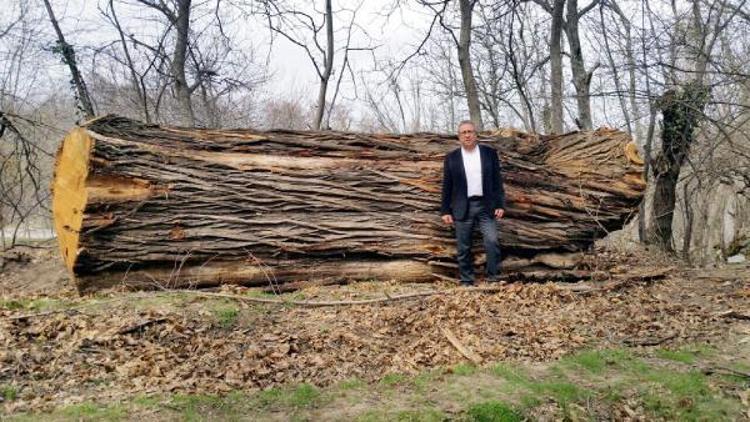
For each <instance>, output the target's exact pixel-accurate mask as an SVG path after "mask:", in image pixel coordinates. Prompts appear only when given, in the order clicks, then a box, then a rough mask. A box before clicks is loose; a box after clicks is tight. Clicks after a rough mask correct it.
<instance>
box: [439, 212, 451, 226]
mask: <svg viewBox="0 0 750 422" xmlns="http://www.w3.org/2000/svg"><path fill="white" fill-rule="evenodd" d="M440 218H442V219H443V223H445V224H453V216H452V215H450V214H444V215H443V216H441V217H440Z"/></svg>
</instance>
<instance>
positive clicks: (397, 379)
mask: <svg viewBox="0 0 750 422" xmlns="http://www.w3.org/2000/svg"><path fill="white" fill-rule="evenodd" d="M405 381H406V375H403V374H387V375H385V376H384V377H383V378H381V379H380V383H381V384H382V385H385V386H387V387H393V386H396V385H398V384H402V383H404V382H405Z"/></svg>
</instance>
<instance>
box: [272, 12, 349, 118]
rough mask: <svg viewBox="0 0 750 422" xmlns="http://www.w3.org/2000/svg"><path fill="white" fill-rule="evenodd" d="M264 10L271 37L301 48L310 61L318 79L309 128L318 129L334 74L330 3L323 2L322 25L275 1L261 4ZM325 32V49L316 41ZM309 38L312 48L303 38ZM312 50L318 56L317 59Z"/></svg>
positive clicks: (302, 13) (307, 15)
mask: <svg viewBox="0 0 750 422" xmlns="http://www.w3.org/2000/svg"><path fill="white" fill-rule="evenodd" d="M262 4H263V10H264V13H265V16H266V19H267V22H268V28H270V29H271V30H272V31H273V32H274V33H276V34H278V35H281V36H282V37H284V38H285V39H287V40H288V41H290V42H291V43H292V44H294V45H296V46H298V47H300V48H302V49H303V50H304V51H305V53H306V54H307V57H308V58H309V59H310V62H311V63H312V65H313V67H314V68H315V72H316V73H317V75H318V79H319V86H318V97H317V98H318V99H317V103H316V109H315V110H316V111H315V116H314V118H313V122H312V126H313V128H314V129H316V130H318V129H320V126H321V123H322V121H323V114H324V112H325V108H326V93H327V91H328V84H329V81H330V79H331V74H332V72H333V59H334V48H335V47H334V37H333V33H334V30H333V8H332V4H331V0H324V8H325V11H324V12H323V13H322V15H323V18H322V22H320V23H318V22H316V20H315V18H314V17H313V16H312V15H311V14H308V13H306V12H304V11H302V10H299V9H298V8H296V7H294V6H288V5H286V4H284V3H283V2H281V1H277V0H263V1H262ZM323 30H325V47H324V46H323V45H321V43H320V41H319V39H318V37H319V36H320V34H321V32H322V31H323ZM305 31H307V32H309V34H311V44H312V46H310V45H309V43H308V42H307V41H306V40H305V37H306V34H302V33H300V32H305ZM313 49H314V50H316V51H317V53H318V54H320V55H321V57H320V58H317V57H316V55H315V54H314V53H313Z"/></svg>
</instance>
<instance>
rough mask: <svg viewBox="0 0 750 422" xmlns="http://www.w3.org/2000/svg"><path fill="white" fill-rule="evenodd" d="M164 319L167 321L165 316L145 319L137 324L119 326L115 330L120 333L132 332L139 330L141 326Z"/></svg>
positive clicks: (163, 320)
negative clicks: (119, 327)
mask: <svg viewBox="0 0 750 422" xmlns="http://www.w3.org/2000/svg"><path fill="white" fill-rule="evenodd" d="M165 321H167V318H156V319H147V320H145V321H141V322H139V323H137V324H133V325H131V326H128V327H125V328H121V329H119V330H117V334H120V335H123V334H129V333H132V332H133V331H137V330H140V329H141V328H145V327H148V326H149V325H154V324H161V323H162V322H165Z"/></svg>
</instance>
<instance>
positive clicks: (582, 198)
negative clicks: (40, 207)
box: [53, 116, 645, 292]
mask: <svg viewBox="0 0 750 422" xmlns="http://www.w3.org/2000/svg"><path fill="white" fill-rule="evenodd" d="M497 135H498V136H489V135H486V136H481V137H480V140H481V142H483V143H485V144H487V145H490V146H492V147H494V148H496V149H497V150H498V151H499V153H500V157H501V163H502V166H503V172H504V173H503V174H504V179H505V190H506V197H507V213H506V218H504V219H503V220H502V221H501V223H500V225H499V227H500V234H501V244H502V249H503V252H504V254H505V258H506V259H505V260H504V265H503V267H504V270H503V271H504V273H505V274H506V275H507V276H508V277H524V276H525V277H532V278H534V277H558V278H559V277H563V278H564V277H571V276H575V275H577V274H579V273H580V271H578V270H579V269H577V268H576V263H577V260H576V256H577V255H580V251H583V250H585V249H587V248H588V247H589V246H590V245H591V244H592V243H593V242H594V240H596V239H597V238H600V237H602V236H603V235H604V234H606V233H607V231H610V230H614V229H618V228H620V227H621V226H622V224H623V223H624V221H625V220H626V219H627V218H628V217H630V216H631V215H632V214H633V213H634V212H635V210H636V207H637V205H638V203H639V201H640V199H641V196H642V193H643V189H644V187H645V186H644V183H643V180H642V178H641V171H642V161H641V160H640V158H639V157H638V155H637V152H636V150H635V147H634V145H633V144H632V143H629V141H630V138H629V137H628V135H627V134H625V133H623V132H619V131H615V130H610V129H600V130H597V131H589V132H573V133H569V134H566V135H561V136H554V137H543V136H532V135H527V134H523V133H520V132H513V133H511V134H507V133H506V134H505V135H504V136H503V135H502V134H497ZM456 147H457V141H456V139H455V137H453V136H448V135H437V134H424V133H423V134H414V135H385V134H361V133H343V132H331V131H327V132H299V131H282V130H274V131H268V132H260V131H253V130H207V129H185V128H176V127H159V126H154V125H146V124H143V123H140V122H136V121H133V120H128V119H125V118H121V117H115V116H106V117H102V118H99V119H96V120H93V121H91V122H88V123H87V124H85V125H83V126H82V127H79V128H76V129H74V130H73V131H71V132H70V134H69V135H68V136H67V137H66V138H65V141H64V142H63V144H62V146H61V148H60V151H59V152H58V158H57V163H56V169H55V180H54V187H53V189H54V204H53V207H54V217H55V226H56V230H57V233H58V238H59V242H60V248H61V252H62V255H63V258H64V260H65V263H66V265H67V267H68V268H69V269H70V270H71V272H72V274H73V276H74V278H75V280H76V283H77V286H78V288H79V290H80V291H82V292H87V291H94V290H97V289H100V288H105V287H110V286H114V285H119V284H124V285H128V286H135V287H138V288H147V287H186V286H212V285H218V284H222V283H237V284H244V285H268V284H276V283H284V282H297V283H298V282H300V281H305V280H317V281H320V279H350V280H360V279H387V280H400V281H431V280H435V279H436V278H453V277H454V276H455V274H456V264H455V246H454V239H453V233H452V230H451V229H450V228H449V227H447V226H445V225H443V224H442V223H441V220H440V217H439V209H440V204H439V202H440V183H441V176H442V171H441V169H442V160H443V157H444V155H445V153H446V152H448V151H450V150H452V149H453V148H456ZM477 241H479V240H477ZM480 250H481V248H479V249H478V251H480ZM477 262H478V263H479V264H481V263H482V262H483V257H482V256H477Z"/></svg>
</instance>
